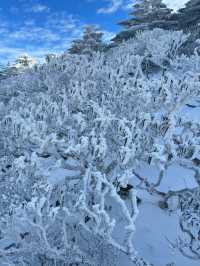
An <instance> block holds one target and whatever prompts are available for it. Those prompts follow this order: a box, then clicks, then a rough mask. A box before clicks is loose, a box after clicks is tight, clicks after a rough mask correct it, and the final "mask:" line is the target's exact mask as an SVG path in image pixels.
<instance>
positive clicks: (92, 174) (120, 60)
mask: <svg viewBox="0 0 200 266" xmlns="http://www.w3.org/2000/svg"><path fill="white" fill-rule="evenodd" d="M187 38H188V36H187V35H184V34H183V33H182V32H171V31H164V30H161V29H154V30H153V31H146V32H143V33H138V34H137V35H136V37H135V38H134V39H131V40H129V41H127V42H123V43H122V44H120V45H118V46H117V47H114V48H111V49H108V50H107V51H104V52H93V53H92V52H90V53H86V54H69V53H64V54H63V55H62V56H59V57H52V58H51V60H49V61H48V63H46V64H44V65H35V66H34V67H33V68H31V69H28V70H26V71H25V72H24V73H21V74H19V75H17V76H11V77H10V78H7V79H3V80H2V81H1V82H0V265H1V266H6V265H7V266H8V265H9V266H11V265H12V266H28V265H30V266H55V265H56V266H65V265H69V266H74V265H77V266H79V265H90V266H104V265H105V266H108V265H112V266H113V265H116V266H124V265H125V266H130V265H136V266H147V265H154V266H166V265H168V266H172V265H173V266H196V265H199V263H200V188H199V186H200V172H199V170H200V169H199V165H200V97H199V96H200V72H199V71H200V56H199V55H198V52H197V50H195V52H194V54H193V55H191V56H190V57H188V56H185V55H183V54H181V53H180V52H179V51H180V48H181V46H182V45H183V44H184V43H185V42H186V40H187ZM149 40H151V41H149ZM194 114H195V115H194Z"/></svg>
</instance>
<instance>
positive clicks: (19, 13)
mask: <svg viewBox="0 0 200 266" xmlns="http://www.w3.org/2000/svg"><path fill="white" fill-rule="evenodd" d="M135 1H136V0H0V63H6V62H8V61H11V62H12V61H13V60H14V59H15V58H16V57H17V56H19V55H21V54H25V53H28V54H30V55H31V56H33V57H35V58H38V59H39V60H41V58H43V57H44V55H45V54H47V53H52V52H55V53H60V52H63V51H64V50H66V49H67V48H68V47H69V46H70V43H71V41H72V40H73V39H76V38H78V37H80V36H81V34H82V31H83V27H84V26H85V25H87V24H95V25H98V26H99V27H100V28H101V29H102V31H103V32H104V38H105V39H106V40H109V39H110V38H112V37H113V36H114V34H115V33H116V32H117V31H119V30H120V27H119V26H118V25H117V22H119V21H121V20H123V19H126V18H127V17H128V13H129V12H130V9H131V7H132V6H133V3H134V2H135ZM163 1H164V2H166V3H167V4H169V5H170V7H172V8H173V6H175V7H176V8H177V7H179V6H180V5H183V3H184V2H186V1H187V0H163Z"/></svg>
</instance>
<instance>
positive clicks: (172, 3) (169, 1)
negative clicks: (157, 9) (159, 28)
mask: <svg viewBox="0 0 200 266" xmlns="http://www.w3.org/2000/svg"><path fill="white" fill-rule="evenodd" d="M187 2H188V0H163V3H164V4H166V6H167V7H169V8H171V9H173V10H174V11H175V12H176V11H177V10H179V9H180V8H183V7H184V6H185V4H186V3H187Z"/></svg>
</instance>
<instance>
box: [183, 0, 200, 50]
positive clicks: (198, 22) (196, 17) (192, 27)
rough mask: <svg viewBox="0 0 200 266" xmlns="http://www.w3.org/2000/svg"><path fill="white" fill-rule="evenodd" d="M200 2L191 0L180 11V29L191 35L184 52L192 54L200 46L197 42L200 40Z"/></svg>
mask: <svg viewBox="0 0 200 266" xmlns="http://www.w3.org/2000/svg"><path fill="white" fill-rule="evenodd" d="M199 26H200V1H199V0H190V1H188V2H187V3H186V5H185V7H184V8H182V9H180V10H179V28H180V29H182V30H183V31H184V32H187V33H190V38H189V39H188V42H187V43H186V45H185V46H184V47H183V51H184V52H185V53H187V54H192V53H193V52H194V51H195V48H196V47H198V46H199V44H198V43H196V41H197V40H198V39H200V29H199V28H200V27H199Z"/></svg>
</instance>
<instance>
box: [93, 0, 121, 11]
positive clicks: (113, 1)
mask: <svg viewBox="0 0 200 266" xmlns="http://www.w3.org/2000/svg"><path fill="white" fill-rule="evenodd" d="M107 1H109V2H110V4H109V6H108V7H102V8H100V9H98V10H97V13H99V14H111V13H114V12H116V11H118V10H119V9H120V8H121V6H122V4H123V0H107Z"/></svg>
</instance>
